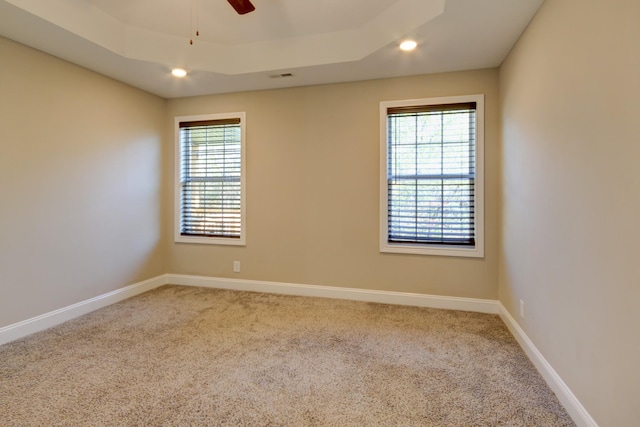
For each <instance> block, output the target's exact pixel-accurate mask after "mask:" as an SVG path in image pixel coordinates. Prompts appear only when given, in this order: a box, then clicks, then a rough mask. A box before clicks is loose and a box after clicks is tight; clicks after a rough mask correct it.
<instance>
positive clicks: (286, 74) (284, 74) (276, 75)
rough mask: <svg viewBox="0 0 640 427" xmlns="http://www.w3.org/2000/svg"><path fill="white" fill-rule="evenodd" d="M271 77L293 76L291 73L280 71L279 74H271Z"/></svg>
mask: <svg viewBox="0 0 640 427" xmlns="http://www.w3.org/2000/svg"><path fill="white" fill-rule="evenodd" d="M269 77H271V78H272V79H280V78H282V77H293V73H281V74H273V75H271V76H269Z"/></svg>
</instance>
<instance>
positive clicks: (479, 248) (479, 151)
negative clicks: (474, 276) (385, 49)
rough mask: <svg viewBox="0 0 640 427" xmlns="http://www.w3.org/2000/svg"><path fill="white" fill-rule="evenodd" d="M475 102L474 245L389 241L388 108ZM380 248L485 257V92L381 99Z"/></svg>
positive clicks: (440, 254) (392, 251)
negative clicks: (405, 98)
mask: <svg viewBox="0 0 640 427" xmlns="http://www.w3.org/2000/svg"><path fill="white" fill-rule="evenodd" d="M470 102H475V103H476V144H475V162H476V165H475V167H476V176H475V192H474V202H475V211H474V225H475V231H476V235H475V245H474V246H455V245H443V244H432V243H396V242H389V241H388V235H389V234H388V233H389V215H388V203H389V196H388V175H387V174H388V170H387V167H388V164H387V160H388V157H387V156H388V151H387V150H388V141H387V115H388V109H389V108H399V107H421V106H432V105H447V104H462V103H470ZM380 252H382V253H398V254H414V255H436V256H449V257H471V258H484V95H483V94H477V95H463V96H449V97H438V98H422V99H407V100H397V101H382V102H380Z"/></svg>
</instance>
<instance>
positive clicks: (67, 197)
mask: <svg viewBox="0 0 640 427" xmlns="http://www.w3.org/2000/svg"><path fill="white" fill-rule="evenodd" d="M0 58H1V63H2V66H0V145H1V147H2V155H0V195H1V198H2V202H1V203H0V218H1V221H0V327H1V326H6V325H8V324H11V323H14V322H17V321H20V320H24V319H27V318H31V317H34V316H36V315H40V314H43V313H46V312H48V311H51V310H54V309H58V308H61V307H65V306H68V305H71V304H73V303H76V302H79V301H82V300H86V299H88V298H91V297H94V296H97V295H100V294H104V293H106V292H108V291H111V290H114V289H117V288H120V287H122V286H123V285H125V284H128V283H133V282H137V281H140V280H143V279H147V278H150V277H153V276H156V275H158V274H161V273H164V272H166V270H165V265H164V264H163V261H164V259H163V251H164V249H163V248H162V243H161V236H160V233H161V226H160V212H161V209H160V195H161V192H160V183H161V180H160V175H161V170H160V165H161V149H162V132H163V128H164V120H165V115H164V113H165V101H164V100H163V99H161V98H158V97H155V96H152V95H149V94H146V93H144V92H142V91H139V90H137V89H133V88H131V87H129V86H125V85H123V84H121V83H117V82H115V81H113V80H110V79H107V78H105V77H102V76H100V75H98V74H95V73H93V72H90V71H88V70H85V69H83V68H80V67H77V66H75V65H71V64H69V63H66V62H64V61H61V60H59V59H55V58H53V57H51V56H48V55H45V54H43V53H40V52H37V51H35V50H33V49H30V48H27V47H25V46H22V45H19V44H16V43H14V42H11V41H9V40H7V39H4V38H0Z"/></svg>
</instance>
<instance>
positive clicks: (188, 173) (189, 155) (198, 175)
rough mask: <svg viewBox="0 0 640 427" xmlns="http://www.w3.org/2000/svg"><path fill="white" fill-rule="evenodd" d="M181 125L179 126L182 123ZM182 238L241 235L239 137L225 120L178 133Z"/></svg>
mask: <svg viewBox="0 0 640 427" xmlns="http://www.w3.org/2000/svg"><path fill="white" fill-rule="evenodd" d="M181 126H182V124H181ZM180 156H181V173H180V181H181V188H180V190H181V200H180V215H181V218H180V234H181V235H183V236H208V237H228V238H239V237H240V236H241V233H242V186H241V177H242V135H241V127H240V124H239V123H237V124H236V123H229V121H228V120H223V121H220V122H219V123H218V122H216V121H215V120H213V121H211V120H210V121H207V122H205V123H204V124H202V125H201V124H199V123H198V122H189V123H188V124H187V125H185V126H184V127H181V129H180Z"/></svg>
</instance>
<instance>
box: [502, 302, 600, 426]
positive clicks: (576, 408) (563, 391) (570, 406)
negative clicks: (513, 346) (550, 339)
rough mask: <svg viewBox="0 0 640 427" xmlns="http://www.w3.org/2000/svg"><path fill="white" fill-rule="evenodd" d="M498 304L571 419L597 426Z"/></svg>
mask: <svg viewBox="0 0 640 427" xmlns="http://www.w3.org/2000/svg"><path fill="white" fill-rule="evenodd" d="M498 306H499V310H500V317H501V318H502V320H503V321H504V323H505V324H506V325H507V328H509V331H510V332H511V334H512V335H513V336H514V337H515V339H516V340H517V341H518V343H519V344H520V346H521V347H522V349H523V350H524V352H525V353H526V354H527V356H528V357H529V359H530V360H531V362H533V364H534V365H535V367H536V368H537V369H538V371H539V372H540V375H542V377H543V378H544V380H545V381H546V382H547V384H548V385H549V387H550V388H551V390H553V392H554V393H555V394H556V396H557V397H558V400H559V401H560V403H562V405H563V406H564V407H565V409H566V410H567V412H568V413H569V415H570V416H571V418H572V419H573V421H574V422H575V423H576V424H577V425H578V427H598V424H597V423H596V422H595V420H594V419H593V418H592V417H591V415H589V413H588V412H587V410H586V409H585V407H584V406H582V404H581V403H580V401H579V400H578V398H577V397H576V396H575V395H574V394H573V392H572V391H571V389H570V388H569V387H568V386H567V384H565V382H564V381H563V380H562V378H561V377H560V375H558V373H557V372H556V371H555V369H553V367H552V366H551V364H549V362H547V360H546V359H545V358H544V356H543V355H542V353H540V351H539V350H538V349H537V348H536V346H535V345H534V344H533V341H531V339H529V337H528V336H527V334H525V332H524V330H523V329H522V328H521V327H520V325H519V324H518V322H516V320H515V319H514V318H513V316H511V313H509V311H508V310H507V309H506V308H505V306H504V305H502V303H501V302H498Z"/></svg>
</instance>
